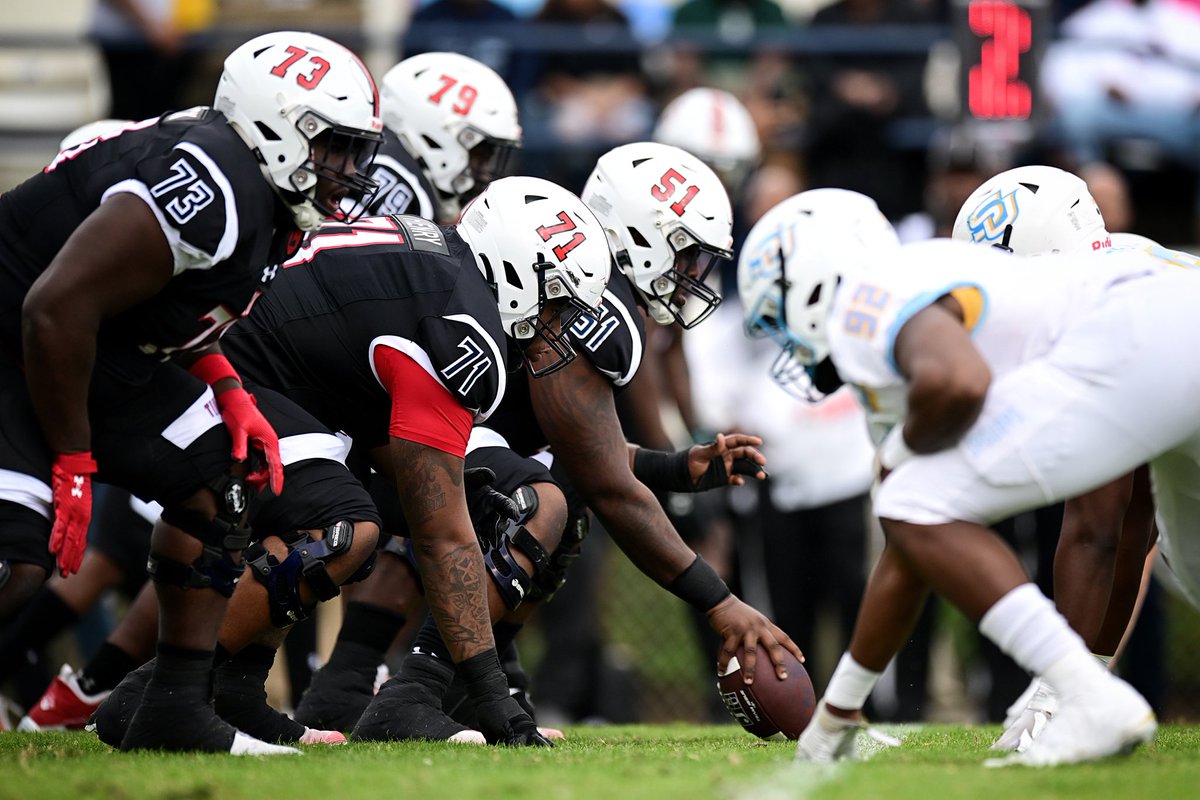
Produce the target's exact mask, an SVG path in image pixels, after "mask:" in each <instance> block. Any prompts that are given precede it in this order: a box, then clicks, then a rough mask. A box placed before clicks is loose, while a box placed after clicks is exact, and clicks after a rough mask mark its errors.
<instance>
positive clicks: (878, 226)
mask: <svg viewBox="0 0 1200 800" xmlns="http://www.w3.org/2000/svg"><path fill="white" fill-rule="evenodd" d="M898 246H899V239H897V237H896V231H895V230H894V229H893V228H892V226H891V223H889V222H888V221H887V219H886V218H885V217H884V216H883V214H882V213H881V212H880V211H879V207H878V206H877V205H875V201H874V200H872V199H871V198H869V197H867V196H866V195H863V194H859V193H858V192H851V191H847V190H845V189H809V190H808V191H805V192H801V193H800V194H797V195H793V196H791V197H789V198H788V199H787V200H784V201H783V202H782V203H779V204H778V205H776V206H775V207H774V208H772V209H771V210H770V211H768V212H767V213H766V214H764V215H763V217H762V219H760V220H759V221H758V222H757V223H755V225H754V227H753V228H751V229H750V233H749V234H748V235H747V236H746V243H745V244H744V245H743V246H742V251H741V254H740V256H739V258H738V292H739V294H741V297H742V304H743V307H744V314H745V325H746V333H747V334H748V335H749V336H751V337H763V336H766V337H770V338H771V339H773V340H774V341H775V342H776V343H778V344H779V346H780V347H781V348H782V352H781V353H780V355H779V358H777V359H776V360H775V364H774V365H773V366H772V368H771V376H772V377H773V378H775V380H776V381H777V382H778V383H779V384H780V385H781V386H783V387H784V388H785V389H788V390H789V391H792V392H793V393H794V394H798V395H800V396H802V397H804V398H805V399H809V400H819V399H820V398H822V397H824V396H825V395H826V394H828V393H829V392H830V391H832V390H833V389H835V388H836V387H837V381H836V374H834V375H829V370H828V366H829V363H828V358H829V336H828V333H827V329H826V315H827V314H828V312H829V308H830V306H831V305H832V304H833V296H834V291H835V290H836V289H837V286H838V284H839V283H840V282H841V279H842V275H843V274H845V273H847V272H848V271H850V270H855V269H859V268H861V267H863V266H865V265H866V264H867V263H869V261H870V260H871V259H873V258H876V257H878V256H879V254H880V253H886V251H887V250H889V249H892V248H895V247H898ZM814 388H815V390H816V391H813V390H814Z"/></svg>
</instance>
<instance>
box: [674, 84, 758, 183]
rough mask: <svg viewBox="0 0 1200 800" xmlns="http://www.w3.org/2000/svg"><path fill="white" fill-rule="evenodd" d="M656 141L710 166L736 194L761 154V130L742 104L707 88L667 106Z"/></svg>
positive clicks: (682, 95)
mask: <svg viewBox="0 0 1200 800" xmlns="http://www.w3.org/2000/svg"><path fill="white" fill-rule="evenodd" d="M653 138H654V141H656V142H662V143H663V144H669V145H674V146H675V147H681V148H683V149H684V150H687V151H688V152H689V153H691V154H692V155H694V156H696V157H697V158H699V159H700V160H701V161H703V162H704V163H705V164H708V165H709V166H710V167H712V168H713V170H714V171H715V172H716V173H717V175H719V176H720V177H721V181H722V182H724V184H725V188H727V189H728V190H729V191H730V192H733V193H735V194H736V193H737V190H738V189H739V188H740V187H741V185H742V183H743V181H745V179H746V175H747V174H749V172H750V170H752V169H754V167H755V166H757V164H758V160H759V157H760V155H761V153H762V145H761V143H760V142H759V138H758V128H757V126H755V124H754V118H753V117H751V116H750V112H749V110H747V108H746V106H744V105H742V101H740V100H738V99H737V98H736V97H734V96H733V95H732V94H730V93H729V92H726V91H724V90H723V89H711V88H709V87H707V86H700V87H697V88H695V89H689V90H688V91H686V92H684V93H683V94H681V95H679V97H676V98H675V99H674V100H672V101H671V102H670V103H668V104H667V107H666V108H664V109H663V111H662V115H661V116H659V118H658V124H657V125H656V126H655V128H654V137H653Z"/></svg>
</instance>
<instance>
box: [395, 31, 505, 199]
mask: <svg viewBox="0 0 1200 800" xmlns="http://www.w3.org/2000/svg"><path fill="white" fill-rule="evenodd" d="M381 83H382V86H383V121H384V124H385V125H387V127H388V129H389V130H391V131H393V132H394V133H395V134H396V135H397V136H398V137H399V138H400V141H401V143H402V144H403V145H404V148H405V149H406V150H408V152H409V153H410V154H411V155H412V156H413V158H415V159H417V161H418V162H420V164H421V167H422V168H423V169H424V170H425V174H426V176H427V177H428V178H429V182H430V183H432V184H433V186H434V188H435V189H437V193H438V198H437V201H438V214H439V217H441V218H444V219H454V218H455V217H457V216H458V212H459V211H460V210H461V208H462V204H463V202H464V201H465V200H467V199H470V198H471V197H473V196H475V195H476V194H478V193H479V192H480V191H482V190H483V188H484V187H485V186H487V184H488V183H489V182H491V181H493V180H495V179H497V178H500V177H503V176H504V174H505V171H506V170H507V168H508V162H509V159H510V158H511V157H512V154H513V152H514V151H515V150H517V149H518V148H520V146H521V126H520V124H519V123H518V122H517V102H516V100H514V99H513V95H512V92H511V91H510V90H509V88H508V84H506V83H505V82H504V79H503V78H501V77H500V76H499V75H497V74H496V72H495V71H494V70H492V69H491V68H490V67H488V66H487V65H486V64H483V63H481V62H479V61H476V60H475V59H473V58H468V57H467V56H464V55H460V54H458V53H421V54H420V55H415V56H412V57H411V58H406V59H404V60H403V61H401V62H400V63H399V64H397V65H396V66H394V67H392V68H391V69H390V70H388V71H387V73H386V74H384V76H383V81H382V82H381Z"/></svg>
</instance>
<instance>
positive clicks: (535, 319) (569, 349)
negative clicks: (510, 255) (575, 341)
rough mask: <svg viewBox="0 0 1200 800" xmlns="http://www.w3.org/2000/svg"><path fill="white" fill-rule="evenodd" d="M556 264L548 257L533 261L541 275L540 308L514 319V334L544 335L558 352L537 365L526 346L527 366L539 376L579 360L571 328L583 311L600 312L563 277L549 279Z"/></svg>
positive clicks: (525, 339) (527, 337)
mask: <svg viewBox="0 0 1200 800" xmlns="http://www.w3.org/2000/svg"><path fill="white" fill-rule="evenodd" d="M553 268H554V265H553V264H551V263H550V262H548V261H539V262H537V263H535V264H534V265H533V270H534V272H535V273H536V274H537V278H538V306H537V307H538V311H537V313H535V314H533V315H531V316H529V317H526V318H525V319H523V320H519V321H518V322H516V323H514V324H513V330H512V335H513V337H514V338H516V339H518V340H520V341H521V342H522V343H527V342H528V341H529V340H531V339H534V338H537V337H540V338H541V340H542V341H543V342H545V343H546V346H547V347H548V348H549V350H550V352H551V353H552V354H553V355H554V356H555V358H554V360H553V361H551V362H550V363H549V364H542V366H538V367H535V366H534V365H533V362H532V361H530V360H529V355H528V353H527V352H526V350H525V348H522V358H523V359H524V361H525V368H526V369H528V370H529V374H530V375H532V376H533V377H535V378H541V377H544V376H546V375H549V374H551V373H552V372H557V371H558V370H560V369H562V368H563V367H565V366H566V365H567V364H570V363H571V362H572V361H574V360H575V348H574V347H573V346H572V345H571V340H570V338H569V337H568V336H567V331H568V330H569V329H570V327H571V326H572V325H573V324H575V321H576V320H577V319H579V316H580V315H581V314H587V315H589V316H592V317H595V315H596V312H595V311H594V310H593V309H590V308H588V307H587V306H586V305H585V304H584V303H583V302H582V301H580V300H579V299H577V298H576V297H575V296H574V295H572V294H571V293H570V292H569V291H567V289H566V288H565V287H564V286H563V285H562V280H561V279H560V278H558V277H554V278H551V279H550V280H546V273H547V271H548V270H550V269H553ZM542 361H544V359H539V363H540V362H542Z"/></svg>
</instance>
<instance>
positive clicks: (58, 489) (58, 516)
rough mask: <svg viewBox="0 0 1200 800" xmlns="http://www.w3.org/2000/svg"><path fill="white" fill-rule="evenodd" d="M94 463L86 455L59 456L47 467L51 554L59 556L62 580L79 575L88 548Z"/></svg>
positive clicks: (88, 454)
mask: <svg viewBox="0 0 1200 800" xmlns="http://www.w3.org/2000/svg"><path fill="white" fill-rule="evenodd" d="M95 471H96V462H95V461H93V460H92V454H91V453H90V452H88V453H59V454H58V455H56V456H55V457H54V465H53V466H52V467H51V468H50V483H51V488H52V490H53V492H54V527H53V528H52V529H51V530H50V552H51V553H53V554H54V555H55V556H57V557H58V572H59V574H60V575H62V576H63V577H64V578H65V577H67V576H68V575H70V574H72V573H74V572H78V571H79V565H80V563H82V562H83V551H84V550H85V549H86V548H87V532H88V523H89V522H91V520H92V473H93V472H95Z"/></svg>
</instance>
